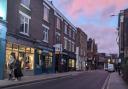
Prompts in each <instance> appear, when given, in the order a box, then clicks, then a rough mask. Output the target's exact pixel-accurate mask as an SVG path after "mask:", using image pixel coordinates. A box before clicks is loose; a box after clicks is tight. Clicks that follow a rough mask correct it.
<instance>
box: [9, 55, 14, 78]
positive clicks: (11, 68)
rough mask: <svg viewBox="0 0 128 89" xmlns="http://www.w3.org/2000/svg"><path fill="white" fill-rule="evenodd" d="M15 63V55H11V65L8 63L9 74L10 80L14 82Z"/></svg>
mask: <svg viewBox="0 0 128 89" xmlns="http://www.w3.org/2000/svg"><path fill="white" fill-rule="evenodd" d="M14 61H15V54H14V53H11V54H10V59H9V63H8V73H9V79H8V80H12V79H13V74H14V72H13V70H14Z"/></svg>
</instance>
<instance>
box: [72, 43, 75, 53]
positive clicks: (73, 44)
mask: <svg viewBox="0 0 128 89" xmlns="http://www.w3.org/2000/svg"><path fill="white" fill-rule="evenodd" d="M72 52H75V43H74V42H72Z"/></svg>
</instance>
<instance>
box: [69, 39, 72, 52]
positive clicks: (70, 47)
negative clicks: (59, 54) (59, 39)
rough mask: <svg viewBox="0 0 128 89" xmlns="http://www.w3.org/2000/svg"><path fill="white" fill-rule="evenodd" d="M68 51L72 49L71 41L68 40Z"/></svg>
mask: <svg viewBox="0 0 128 89" xmlns="http://www.w3.org/2000/svg"><path fill="white" fill-rule="evenodd" d="M69 51H72V42H71V40H69Z"/></svg>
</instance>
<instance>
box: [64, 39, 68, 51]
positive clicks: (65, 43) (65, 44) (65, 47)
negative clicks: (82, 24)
mask: <svg viewBox="0 0 128 89" xmlns="http://www.w3.org/2000/svg"><path fill="white" fill-rule="evenodd" d="M67 40H68V39H67V38H66V37H64V49H67V43H68V41H67Z"/></svg>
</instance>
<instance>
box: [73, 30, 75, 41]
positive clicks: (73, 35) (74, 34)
mask: <svg viewBox="0 0 128 89" xmlns="http://www.w3.org/2000/svg"><path fill="white" fill-rule="evenodd" d="M72 36H73V39H74V40H75V32H74V31H73V33H72Z"/></svg>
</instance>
